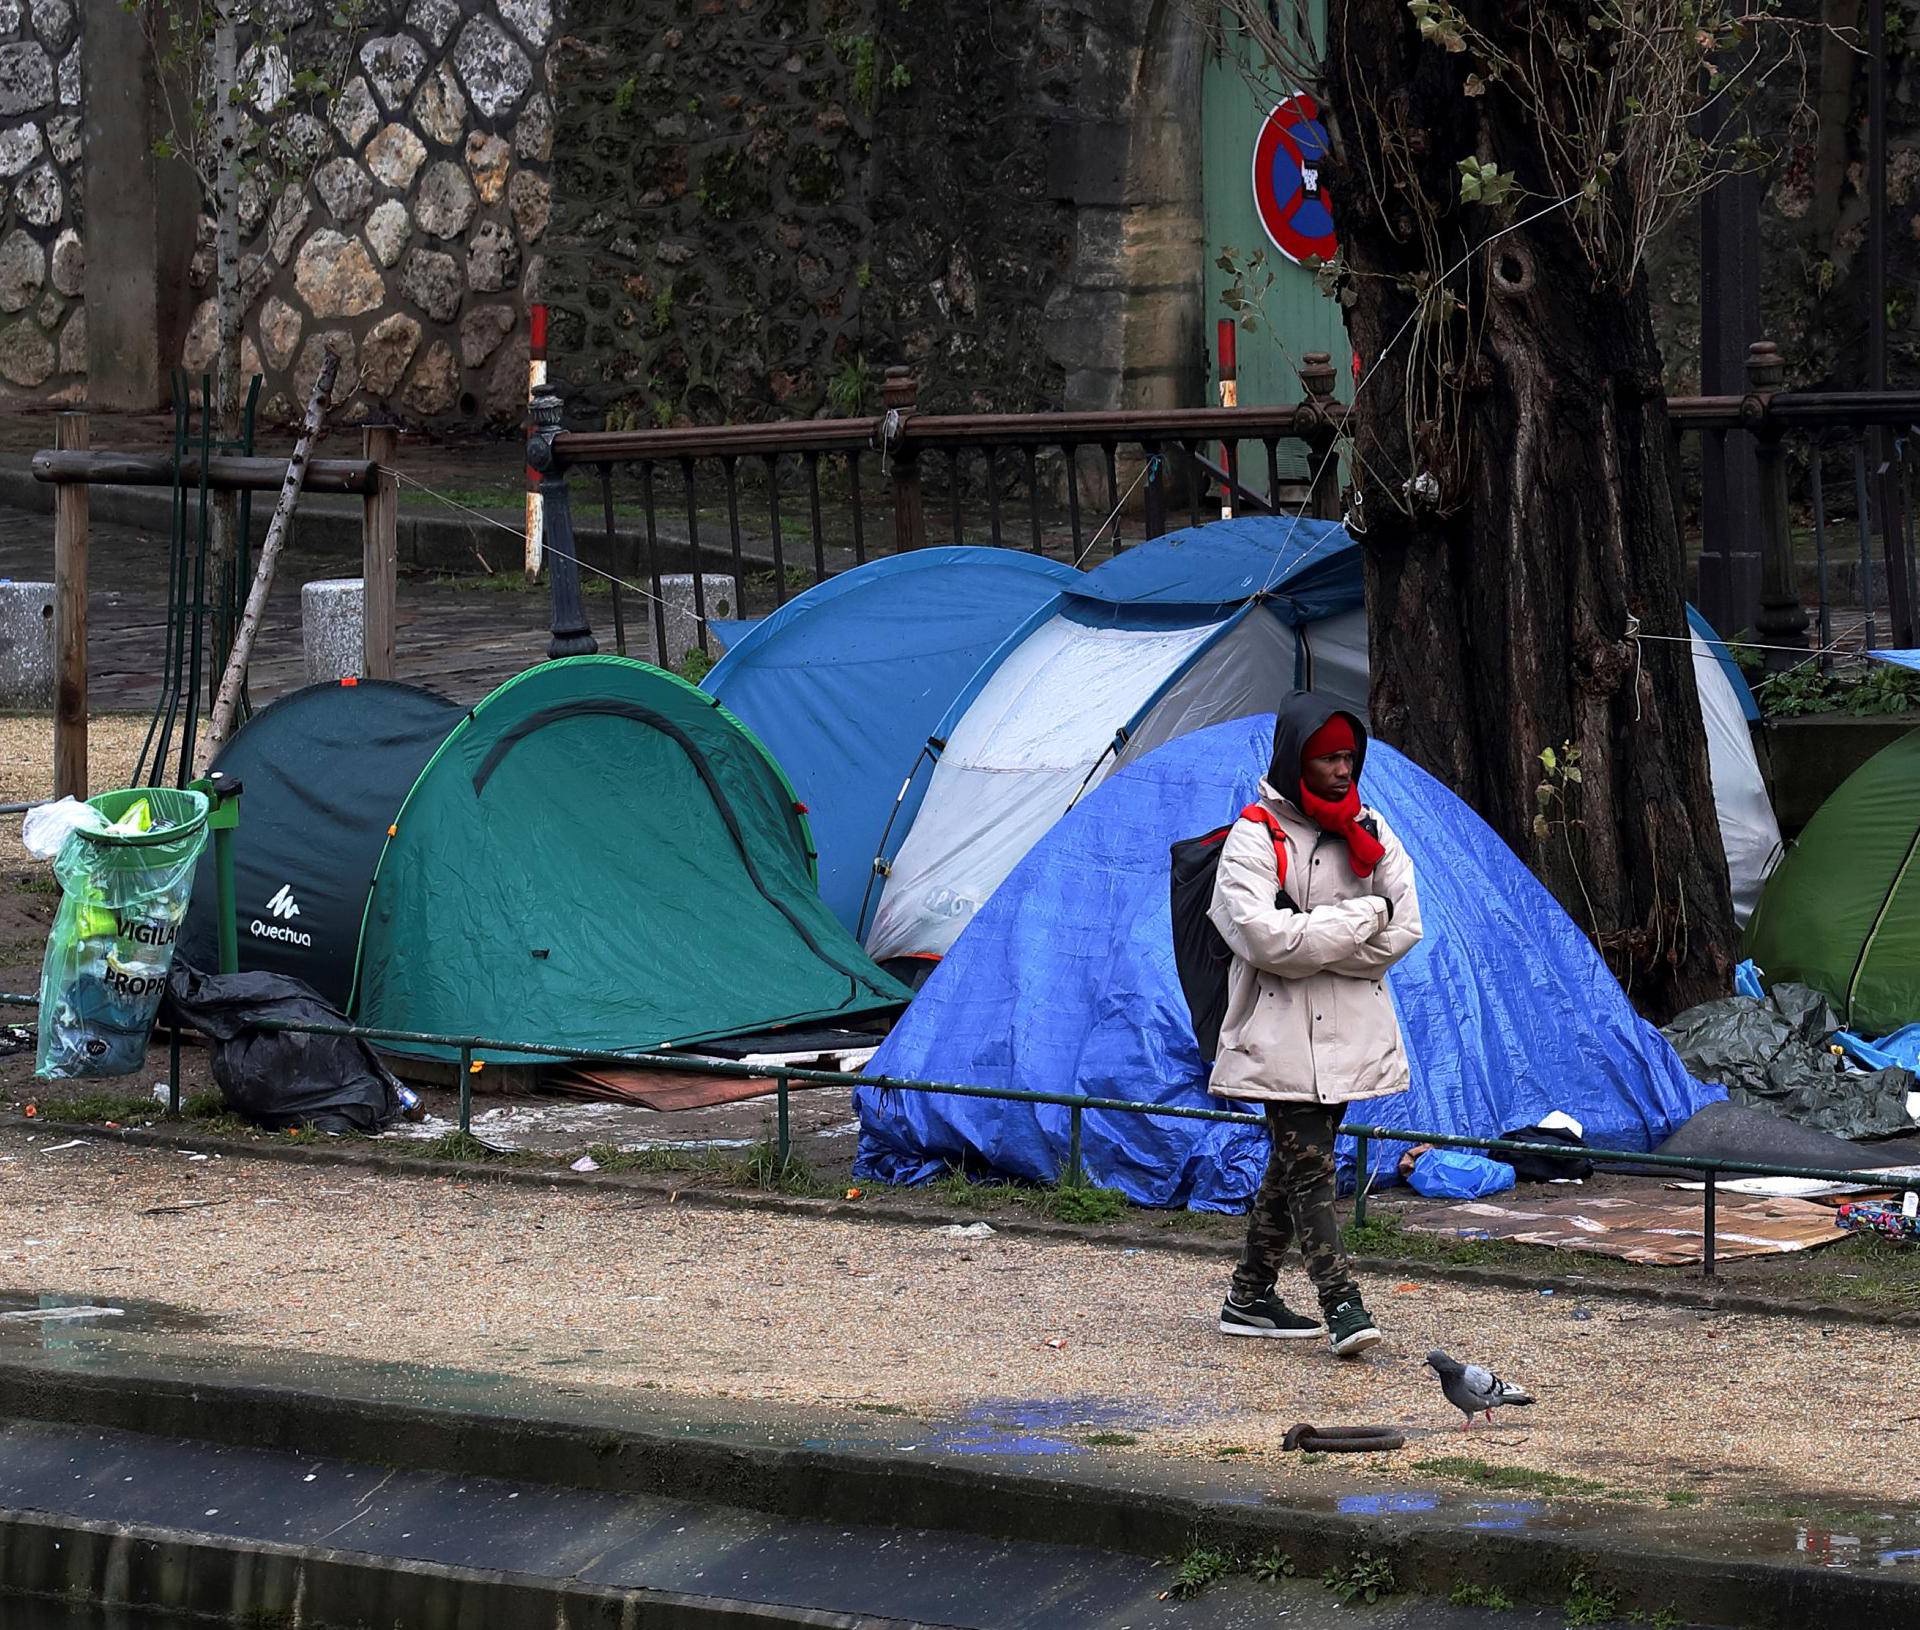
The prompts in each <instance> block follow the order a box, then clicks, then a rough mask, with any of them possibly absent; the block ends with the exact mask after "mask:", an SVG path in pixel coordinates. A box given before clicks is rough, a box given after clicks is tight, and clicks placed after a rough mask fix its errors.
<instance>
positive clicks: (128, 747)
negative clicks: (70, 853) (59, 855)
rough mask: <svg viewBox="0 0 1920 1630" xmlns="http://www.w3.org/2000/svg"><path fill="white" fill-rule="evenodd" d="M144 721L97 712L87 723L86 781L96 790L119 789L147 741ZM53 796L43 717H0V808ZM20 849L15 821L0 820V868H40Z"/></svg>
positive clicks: (48, 731)
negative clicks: (2, 805) (142, 744)
mask: <svg viewBox="0 0 1920 1630" xmlns="http://www.w3.org/2000/svg"><path fill="white" fill-rule="evenodd" d="M146 735H147V721H146V719H145V718H144V717H141V718H137V719H136V718H131V717H129V716H127V715H125V714H119V713H112V714H96V715H95V716H94V717H93V718H92V719H90V720H89V721H88V723H87V780H88V785H89V787H90V788H91V789H92V790H93V791H95V792H104V791H106V790H107V789H108V788H109V787H124V786H125V785H126V784H127V778H128V777H129V776H130V775H131V774H132V773H133V761H134V760H135V759H136V758H137V757H139V754H140V744H141V743H142V742H143V741H145V740H146ZM52 796H53V721H52V720H51V719H50V718H48V717H47V716H46V715H45V714H33V713H9V714H0V804H19V803H25V802H26V801H27V800H28V799H30V798H51V797H52ZM45 864H46V863H45V862H44V861H39V860H35V859H34V858H33V857H32V856H31V855H29V854H28V853H27V852H26V850H25V849H23V848H21V847H20V817H19V816H18V815H9V816H6V817H4V818H0V870H4V871H16V870H18V869H20V868H22V867H27V866H34V867H40V866H44V865H45Z"/></svg>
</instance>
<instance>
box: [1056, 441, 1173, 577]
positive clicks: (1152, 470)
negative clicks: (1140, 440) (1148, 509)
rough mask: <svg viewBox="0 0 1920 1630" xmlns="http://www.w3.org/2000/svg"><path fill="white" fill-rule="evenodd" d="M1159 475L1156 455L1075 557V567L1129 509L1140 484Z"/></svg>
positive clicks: (1157, 455) (1141, 470) (1141, 467)
mask: <svg viewBox="0 0 1920 1630" xmlns="http://www.w3.org/2000/svg"><path fill="white" fill-rule="evenodd" d="M1067 456H1068V457H1069V458H1071V457H1072V456H1073V455H1072V454H1068V455H1067ZM1159 473H1160V455H1159V454H1158V453H1155V454H1154V455H1153V457H1152V458H1150V459H1148V460H1147V462H1146V463H1145V464H1143V465H1141V466H1140V472H1139V474H1138V475H1136V476H1135V477H1134V478H1133V485H1132V486H1130V487H1128V488H1127V490H1126V491H1125V492H1123V493H1121V494H1120V502H1119V503H1117V504H1115V505H1114V506H1113V508H1112V509H1111V510H1109V511H1108V513H1107V518H1106V519H1105V520H1104V521H1102V522H1101V523H1100V528H1099V530H1098V531H1097V532H1095V533H1094V535H1093V536H1092V537H1090V538H1089V539H1087V546H1086V548H1084V549H1082V550H1081V551H1080V553H1079V554H1077V555H1075V556H1074V559H1073V563H1074V565H1075V566H1078V565H1079V564H1080V562H1081V561H1083V560H1085V559H1086V558H1087V556H1088V555H1090V554H1092V553H1093V546H1094V545H1095V544H1097V543H1098V542H1099V541H1100V539H1101V537H1102V536H1103V535H1104V534H1105V532H1106V530H1107V528H1108V527H1110V526H1112V525H1113V522H1114V517H1115V516H1117V515H1118V514H1119V513H1120V511H1121V510H1123V509H1125V508H1126V507H1127V500H1128V499H1129V498H1131V497H1132V496H1133V495H1134V492H1135V491H1136V490H1137V489H1138V488H1139V485H1140V483H1141V482H1142V481H1144V480H1146V478H1147V477H1148V476H1149V475H1153V476H1158V475H1159Z"/></svg>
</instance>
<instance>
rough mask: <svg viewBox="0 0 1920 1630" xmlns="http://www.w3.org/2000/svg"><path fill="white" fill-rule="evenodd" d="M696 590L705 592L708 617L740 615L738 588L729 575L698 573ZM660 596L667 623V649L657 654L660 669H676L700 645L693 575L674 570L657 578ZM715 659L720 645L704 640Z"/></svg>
mask: <svg viewBox="0 0 1920 1630" xmlns="http://www.w3.org/2000/svg"><path fill="white" fill-rule="evenodd" d="M700 592H701V593H702V594H703V595H705V597H706V602H707V615H708V616H709V617H715V618H719V617H737V616H739V614H740V590H739V588H738V586H737V585H736V584H735V583H734V580H733V579H732V577H730V576H727V575H725V574H723V573H720V572H705V573H702V574H701V581H700ZM660 598H661V599H662V600H664V601H665V602H666V605H665V607H664V608H663V611H662V615H663V616H664V618H665V620H666V625H667V648H666V650H664V651H662V652H661V653H660V656H659V663H660V666H661V667H663V668H676V669H677V668H678V667H679V666H680V664H681V663H682V662H683V661H685V660H686V655H687V653H688V652H689V651H697V650H698V649H699V648H700V624H699V623H698V622H696V621H695V620H694V615H693V574H692V573H691V572H674V573H671V574H670V575H668V576H666V577H663V578H661V579H660ZM708 647H709V651H710V653H711V655H712V656H713V657H714V658H715V659H716V660H717V659H718V657H719V655H720V648H719V646H718V645H716V644H714V643H713V642H712V641H709V642H708Z"/></svg>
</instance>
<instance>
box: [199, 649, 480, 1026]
mask: <svg viewBox="0 0 1920 1630" xmlns="http://www.w3.org/2000/svg"><path fill="white" fill-rule="evenodd" d="M460 712H461V710H460V708H459V707H458V706H457V705H456V704H455V703H453V702H449V701H447V700H446V698H444V697H441V696H435V695H434V694H433V692H431V691H425V690H419V689H416V688H415V687H414V686H412V685H397V684H395V683H393V682H392V681H391V680H386V679H351V680H346V681H335V682H332V683H329V684H325V685H309V686H308V687H307V688H306V689H305V690H297V691H294V692H293V693H292V694H291V695H288V696H283V697H281V698H280V699H279V701H277V702H275V703H274V704H273V705H272V706H271V707H267V708H262V709H261V710H260V712H258V713H256V714H255V715H254V716H253V717H252V718H251V719H250V720H248V721H247V723H246V724H245V725H243V726H242V727H241V728H240V729H239V730H238V731H237V732H235V734H234V737H233V739H232V740H231V741H229V742H228V743H227V745H226V746H225V747H223V748H221V750H220V753H219V756H218V757H217V758H215V759H214V761H213V768H214V769H216V770H222V771H224V772H225V773H226V774H227V775H228V776H230V777H231V778H232V779H233V780H235V781H237V782H239V783H240V785H241V787H242V789H243V791H242V794H241V803H240V824H239V826H237V827H236V828H235V829H234V834H233V878H234V889H233V909H234V919H235V920H234V942H235V945H236V946H237V947H238V950H239V953H240V969H241V971H242V972H253V971H255V970H262V971H265V972H267V973H284V974H291V975H293V977H294V978H296V979H304V980H305V981H306V982H307V983H308V984H309V985H311V986H313V988H314V989H315V990H317V991H318V992H319V993H320V994H321V995H322V996H324V997H325V998H326V999H327V1000H328V1001H329V1002H331V1003H332V1004H333V1005H334V1006H335V1007H337V1008H341V1009H345V1007H346V1005H347V1003H348V1001H349V1000H350V999H351V997H352V995H353V964H354V958H355V957H356V956H357V955H358V953H359V948H360V924H361V922H362V921H363V920H364V919H365V917H366V914H367V889H368V886H369V885H370V884H371V882H372V880H373V868H374V866H375V865H376V864H377V863H378V861H379V859H380V849H381V846H382V845H383V844H384V843H385V842H386V841H387V828H388V827H389V826H391V825H392V824H393V817H394V816H395V815H396V814H397V813H398V812H399V809H400V806H401V804H402V803H404V802H405V801H406V796H407V793H408V791H409V790H411V788H412V786H413V784H414V782H415V781H417V780H418V779H419V777H420V772H421V770H422V769H424V768H425V767H426V763H427V760H428V759H430V758H432V757H433V754H434V750H435V749H436V748H437V747H439V745H440V744H441V742H443V741H445V740H446V739H447V733H448V732H449V731H451V730H452V729H453V727H454V726H455V725H456V724H458V723H459V722H460ZM174 955H175V956H176V957H178V958H181V959H184V960H185V961H187V962H190V963H191V964H192V965H193V966H194V967H196V968H200V969H204V970H205V971H207V972H209V973H211V972H213V971H214V970H215V969H216V968H218V967H219V966H220V890H219V885H218V883H217V882H216V880H215V874H214V853H213V845H212V844H208V845H207V847H206V848H205V849H204V850H202V851H201V855H200V869H199V872H198V873H197V874H196V876H195V879H194V885H193V905H192V908H191V909H190V910H189V911H188V912H187V920H186V923H185V925H184V926H183V927H182V929H181V931H180V943H179V947H178V949H177V950H176V951H175V952H174Z"/></svg>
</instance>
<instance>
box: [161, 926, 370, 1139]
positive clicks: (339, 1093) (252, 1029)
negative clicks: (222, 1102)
mask: <svg viewBox="0 0 1920 1630" xmlns="http://www.w3.org/2000/svg"><path fill="white" fill-rule="evenodd" d="M163 1018H164V1020H165V1022H168V1023H172V1024H177V1025H183V1026H186V1027H188V1028H190V1029H193V1030H198V1031H200V1032H201V1033H202V1034H203V1035H205V1036H206V1037H207V1038H208V1039H209V1040H210V1041H211V1042H212V1043H213V1079H214V1081H215V1082H216V1083H217V1084H218V1085H219V1088H220V1095H221V1097H223V1098H224V1099H226V1101H227V1107H228V1108H229V1109H231V1110H232V1111H233V1112H234V1113H235V1114H236V1115H243V1116H245V1117H246V1118H247V1119H248V1120H250V1121H252V1122H253V1123H254V1124H255V1125H256V1126H264V1127H266V1128H267V1130H268V1131H270V1132H282V1131H285V1130H287V1129H288V1128H289V1127H311V1128H312V1129H313V1130H314V1131H316V1132H378V1131H381V1130H382V1129H383V1128H385V1127H386V1126H388V1125H389V1124H391V1123H392V1121H393V1120H394V1119H395V1117H397V1116H398V1115H399V1114H400V1107H401V1105H400V1082H399V1081H398V1079H397V1078H396V1077H395V1076H394V1075H393V1073H392V1071H390V1070H389V1069H387V1067H386V1066H385V1065H384V1064H382V1063H381V1062H380V1060H379V1059H378V1058H377V1057H376V1056H375V1055H374V1052H373V1049H372V1048H370V1047H369V1046H367V1044H366V1043H365V1042H363V1041H356V1040H354V1039H353V1038H352V1037H350V1036H313V1035H308V1034H306V1033H304V1032H302V1031H297V1030H262V1029H260V1028H259V1025H260V1022H261V1021H262V1020H264V1019H270V1020H273V1021H275V1022H276V1023H280V1024H345V1023H346V1022H347V1019H346V1016H345V1015H344V1014H343V1013H341V1012H340V1010H339V1009H338V1008H335V1007H332V1006H329V1005H328V1003H326V1002H325V1001H323V1000H322V999H321V997H320V996H319V995H318V994H317V993H316V992H315V991H314V989H313V987H312V986H311V985H307V984H304V983H303V982H302V981H300V980H298V979H294V978H290V977H289V976H288V975H286V974H277V973H258V972H255V973H229V974H208V973H201V972H200V971H199V970H198V969H197V968H190V967H188V966H187V965H186V964H185V963H183V962H179V961H176V962H175V963H174V965H173V971H172V973H171V974H170V975H169V976H168V979H167V997H166V1006H165V1009H164V1011H163Z"/></svg>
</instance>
